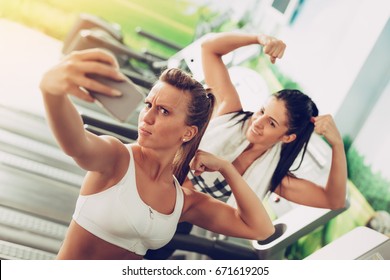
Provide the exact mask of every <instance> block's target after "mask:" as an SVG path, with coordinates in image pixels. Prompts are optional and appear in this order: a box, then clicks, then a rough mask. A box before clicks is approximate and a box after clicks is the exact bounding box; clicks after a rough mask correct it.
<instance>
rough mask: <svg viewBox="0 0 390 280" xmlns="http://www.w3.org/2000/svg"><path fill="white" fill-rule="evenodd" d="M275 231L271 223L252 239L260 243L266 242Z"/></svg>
mask: <svg viewBox="0 0 390 280" xmlns="http://www.w3.org/2000/svg"><path fill="white" fill-rule="evenodd" d="M275 231H276V230H275V227H274V225H273V224H272V223H271V225H270V226H268V227H266V228H263V229H262V230H261V231H260V232H259V233H258V234H257V235H256V236H255V237H254V238H253V239H255V240H260V241H263V240H266V239H268V238H270V237H271V236H272V235H274V234H275Z"/></svg>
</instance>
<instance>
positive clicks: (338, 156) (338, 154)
mask: <svg viewBox="0 0 390 280" xmlns="http://www.w3.org/2000/svg"><path fill="white" fill-rule="evenodd" d="M346 185H347V161H346V157H345V151H344V146H343V144H342V143H341V144H338V145H334V146H333V147H332V164H331V168H330V172H329V178H328V182H327V184H326V187H325V192H326V195H327V197H328V201H329V204H330V205H331V208H332V209H338V208H342V207H344V206H345V197H346Z"/></svg>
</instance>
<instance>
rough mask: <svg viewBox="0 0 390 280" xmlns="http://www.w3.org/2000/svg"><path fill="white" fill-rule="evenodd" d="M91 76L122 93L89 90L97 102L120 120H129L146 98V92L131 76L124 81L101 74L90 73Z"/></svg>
mask: <svg viewBox="0 0 390 280" xmlns="http://www.w3.org/2000/svg"><path fill="white" fill-rule="evenodd" d="M89 77H90V78H92V79H94V80H96V81H98V82H99V83H102V84H104V85H106V86H108V87H111V88H114V89H117V90H119V91H120V92H121V93H122V95H121V96H107V95H104V94H101V93H99V92H97V91H91V90H88V92H89V93H90V94H91V95H92V96H93V97H94V98H95V99H96V101H97V103H98V104H99V105H100V106H101V107H103V109H105V111H107V113H108V114H109V115H111V116H112V117H113V118H115V119H117V120H118V121H120V122H125V121H126V120H128V119H129V117H130V115H132V113H133V112H134V111H135V110H136V109H137V107H138V105H139V104H140V103H141V102H142V101H143V100H144V99H145V94H144V93H143V92H142V91H141V90H140V89H139V88H138V86H137V85H136V84H134V83H133V82H132V81H131V80H130V79H129V78H126V79H125V80H123V81H115V80H112V79H110V78H106V77H103V76H99V75H89Z"/></svg>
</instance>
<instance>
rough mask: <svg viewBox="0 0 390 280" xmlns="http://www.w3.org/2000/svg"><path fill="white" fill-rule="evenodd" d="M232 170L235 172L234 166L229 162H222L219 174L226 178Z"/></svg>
mask: <svg viewBox="0 0 390 280" xmlns="http://www.w3.org/2000/svg"><path fill="white" fill-rule="evenodd" d="M232 170H233V171H234V170H235V168H234V166H233V164H232V163H231V162H229V161H227V160H222V163H221V167H220V168H219V172H220V173H221V174H222V176H224V177H226V176H227V175H228V174H229V173H231V172H232Z"/></svg>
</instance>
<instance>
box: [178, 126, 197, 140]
mask: <svg viewBox="0 0 390 280" xmlns="http://www.w3.org/2000/svg"><path fill="white" fill-rule="evenodd" d="M196 134H198V127H197V126H195V125H192V126H187V128H186V130H185V133H184V135H183V137H182V140H183V142H188V141H190V140H192V138H194V137H195V135H196Z"/></svg>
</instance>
